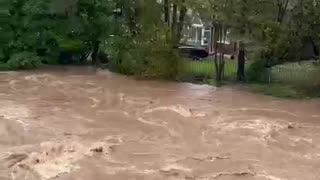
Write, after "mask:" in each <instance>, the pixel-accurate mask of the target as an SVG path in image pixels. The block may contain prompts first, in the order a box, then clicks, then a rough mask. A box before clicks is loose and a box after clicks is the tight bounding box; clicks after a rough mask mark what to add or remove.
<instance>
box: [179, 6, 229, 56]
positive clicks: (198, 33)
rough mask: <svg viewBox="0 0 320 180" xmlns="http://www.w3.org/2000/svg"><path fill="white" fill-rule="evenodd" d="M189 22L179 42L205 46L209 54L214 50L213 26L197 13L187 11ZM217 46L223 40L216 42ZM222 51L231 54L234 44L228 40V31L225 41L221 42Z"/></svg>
mask: <svg viewBox="0 0 320 180" xmlns="http://www.w3.org/2000/svg"><path fill="white" fill-rule="evenodd" d="M187 16H188V20H189V22H187V23H186V25H185V28H184V30H183V37H182V39H181V43H183V44H186V45H191V46H199V47H206V48H207V49H208V51H209V53H210V54H213V53H214V52H215V50H214V45H213V39H214V27H213V25H212V23H211V22H208V21H206V20H204V18H201V16H200V15H199V13H194V12H192V11H188V13H187ZM218 43H219V46H220V45H221V44H222V43H223V42H218ZM222 49H223V52H224V53H226V54H233V53H234V51H235V45H234V43H232V42H231V41H230V38H229V32H227V37H226V41H225V43H224V44H223V48H222Z"/></svg>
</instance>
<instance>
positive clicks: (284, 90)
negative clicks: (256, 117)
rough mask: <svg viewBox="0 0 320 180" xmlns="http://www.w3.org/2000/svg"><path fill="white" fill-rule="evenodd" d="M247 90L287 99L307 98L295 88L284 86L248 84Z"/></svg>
mask: <svg viewBox="0 0 320 180" xmlns="http://www.w3.org/2000/svg"><path fill="white" fill-rule="evenodd" d="M249 89H250V90H251V91H253V92H256V93H262V94H265V95H268V96H274V97H279V98H287V99H301V98H307V97H308V96H307V95H306V94H304V93H303V92H301V91H299V90H298V89H297V88H295V87H293V86H290V85H285V84H249Z"/></svg>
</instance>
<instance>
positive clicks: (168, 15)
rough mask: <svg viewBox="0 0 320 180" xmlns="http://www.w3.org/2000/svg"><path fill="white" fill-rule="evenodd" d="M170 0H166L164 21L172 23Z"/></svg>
mask: <svg viewBox="0 0 320 180" xmlns="http://www.w3.org/2000/svg"><path fill="white" fill-rule="evenodd" d="M169 10H170V8H169V0H164V22H166V23H167V24H168V25H170V12H169Z"/></svg>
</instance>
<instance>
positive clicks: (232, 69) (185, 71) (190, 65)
mask: <svg viewBox="0 0 320 180" xmlns="http://www.w3.org/2000/svg"><path fill="white" fill-rule="evenodd" d="M236 71H237V65H236V61H233V60H229V59H227V60H226V61H225V78H226V79H229V78H231V77H235V75H236ZM215 74H216V69H215V65H214V61H213V59H206V60H202V61H192V60H184V61H183V63H182V76H184V77H193V78H197V77H199V78H207V79H213V78H214V77H215Z"/></svg>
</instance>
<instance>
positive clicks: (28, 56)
mask: <svg viewBox="0 0 320 180" xmlns="http://www.w3.org/2000/svg"><path fill="white" fill-rule="evenodd" d="M40 64H41V59H40V58H39V57H38V56H37V55H36V54H35V53H32V52H27V51H24V52H20V53H17V54H14V55H12V56H11V57H10V59H9V61H8V62H7V66H8V68H9V69H11V70H22V69H32V68H36V67H38V66H39V65H40Z"/></svg>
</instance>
